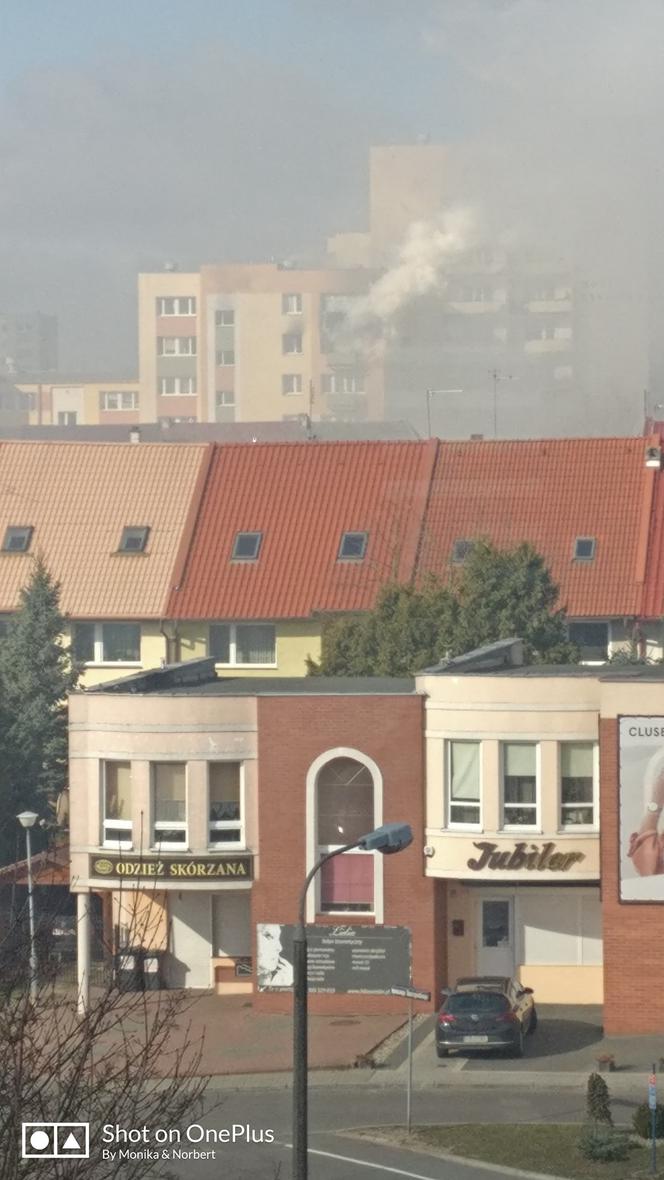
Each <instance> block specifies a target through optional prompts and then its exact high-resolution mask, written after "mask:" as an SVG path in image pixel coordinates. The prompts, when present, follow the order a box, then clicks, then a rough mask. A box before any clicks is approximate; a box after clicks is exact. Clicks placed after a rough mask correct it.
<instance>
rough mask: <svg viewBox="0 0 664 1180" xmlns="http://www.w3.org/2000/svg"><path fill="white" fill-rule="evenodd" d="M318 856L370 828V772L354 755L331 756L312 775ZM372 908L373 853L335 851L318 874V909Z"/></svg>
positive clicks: (371, 793) (354, 838)
mask: <svg viewBox="0 0 664 1180" xmlns="http://www.w3.org/2000/svg"><path fill="white" fill-rule="evenodd" d="M316 792H317V805H318V816H317V828H318V830H317V843H318V855H319V856H322V855H323V853H325V852H332V851H333V850H334V849H335V848H339V847H341V846H342V845H343V844H350V843H351V842H352V841H353V840H359V838H360V836H363V835H365V834H366V833H367V832H370V831H372V830H373V828H374V826H375V825H374V784H373V778H372V775H371V771H370V770H369V769H368V767H366V766H363V765H362V763H361V762H357V761H356V760H355V759H354V758H333V759H332V760H331V761H330V762H328V763H327V764H326V765H325V766H323V768H322V769H321V771H320V772H319V775H318V781H317V783H316ZM373 908H374V853H372V852H362V851H360V850H359V849H358V850H353V851H352V852H345V853H344V854H343V856H336V857H334V858H333V859H332V860H330V861H328V862H327V864H325V865H323V868H322V869H321V874H320V910H321V912H322V913H335V912H340V913H346V912H360V913H370V912H371V911H372V910H373Z"/></svg>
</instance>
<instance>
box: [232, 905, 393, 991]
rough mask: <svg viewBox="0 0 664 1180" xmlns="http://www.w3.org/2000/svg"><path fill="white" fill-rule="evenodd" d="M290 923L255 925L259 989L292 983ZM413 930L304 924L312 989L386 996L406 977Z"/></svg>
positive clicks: (281, 987) (283, 988)
mask: <svg viewBox="0 0 664 1180" xmlns="http://www.w3.org/2000/svg"><path fill="white" fill-rule="evenodd" d="M293 931H294V927H293V926H280V925H278V924H277V923H272V924H269V923H266V924H264V925H259V926H258V927H257V951H258V954H257V964H256V975H257V983H258V990H259V991H290V990H291V988H292V986H293V972H292V963H293ZM410 962H411V935H410V930H409V929H408V927H406V926H347V925H345V924H341V923H339V925H336V926H307V965H308V970H307V978H308V988H309V991H311V992H328V993H334V992H345V993H353V992H364V993H366V994H369V995H387V994H389V992H390V989H391V988H392V987H393V986H394V984H395V983H401V982H403V980H404V979H410Z"/></svg>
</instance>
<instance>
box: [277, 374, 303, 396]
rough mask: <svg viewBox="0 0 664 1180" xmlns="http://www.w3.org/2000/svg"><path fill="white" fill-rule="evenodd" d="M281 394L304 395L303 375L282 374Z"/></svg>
mask: <svg viewBox="0 0 664 1180" xmlns="http://www.w3.org/2000/svg"><path fill="white" fill-rule="evenodd" d="M281 392H282V393H283V394H286V395H289V394H293V393H302V374H301V373H282V374H281Z"/></svg>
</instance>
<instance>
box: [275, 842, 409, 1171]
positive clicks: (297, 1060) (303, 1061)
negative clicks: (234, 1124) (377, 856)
mask: <svg viewBox="0 0 664 1180" xmlns="http://www.w3.org/2000/svg"><path fill="white" fill-rule="evenodd" d="M412 839H413V833H412V830H411V828H410V825H409V824H398V823H393V824H383V825H382V826H381V827H380V828H375V829H374V831H373V832H369V833H368V834H367V835H366V836H362V837H361V838H360V839H359V840H353V842H352V843H351V844H344V846H343V848H335V850H334V852H327V853H325V855H324V856H321V857H320V859H319V860H317V861H316V863H315V865H314V867H313V868H312V869H311V870H310V872H308V873H307V876H306V878H305V882H304V885H303V886H302V892H301V893H300V904H299V910H298V921H297V926H296V927H295V931H294V934H293V1180H307V1176H308V1174H309V1172H308V1158H307V1150H308V1143H307V1140H308V1116H307V1080H308V1078H307V1074H308V1047H307V1001H308V990H307V927H306V915H305V907H306V901H307V889H308V888H309V886H310V884H311V882H312V881H313V879H314V877H315V876H316V873H317V872H318V870H319V869H320V868H321V867H322V866H323V865H324V864H326V862H327V861H328V860H331V859H332V857H333V856H340V855H341V853H342V852H349V851H350V849H351V848H363V849H364V850H365V851H366V852H382V853H392V852H401V850H402V849H403V848H407V847H408V845H409V844H410V843H411V842H412Z"/></svg>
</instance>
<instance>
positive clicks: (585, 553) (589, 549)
mask: <svg viewBox="0 0 664 1180" xmlns="http://www.w3.org/2000/svg"><path fill="white" fill-rule="evenodd" d="M594 556H595V538H594V537H577V538H576V541H575V542H574V560H575V561H592V559H593V557H594Z"/></svg>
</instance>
